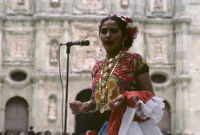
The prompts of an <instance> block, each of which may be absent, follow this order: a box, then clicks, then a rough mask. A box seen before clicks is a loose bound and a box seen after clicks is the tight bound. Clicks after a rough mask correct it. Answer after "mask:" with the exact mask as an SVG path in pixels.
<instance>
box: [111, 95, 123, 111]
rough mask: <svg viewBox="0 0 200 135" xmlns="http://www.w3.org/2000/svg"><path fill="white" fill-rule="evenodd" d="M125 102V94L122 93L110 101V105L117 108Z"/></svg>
mask: <svg viewBox="0 0 200 135" xmlns="http://www.w3.org/2000/svg"><path fill="white" fill-rule="evenodd" d="M124 102H125V96H124V95H121V94H120V95H119V96H118V97H117V98H115V99H114V100H113V101H110V102H109V107H110V109H111V110H112V109H116V108H118V107H120V106H121V105H122V104H123V103H124Z"/></svg>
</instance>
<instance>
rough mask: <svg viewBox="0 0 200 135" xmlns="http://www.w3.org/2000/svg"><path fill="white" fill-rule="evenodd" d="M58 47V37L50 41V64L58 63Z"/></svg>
mask: <svg viewBox="0 0 200 135" xmlns="http://www.w3.org/2000/svg"><path fill="white" fill-rule="evenodd" d="M58 49H59V42H58V41H57V40H56V39H53V40H51V42H50V51H49V52H50V64H52V65H57V63H58V57H59V56H58Z"/></svg>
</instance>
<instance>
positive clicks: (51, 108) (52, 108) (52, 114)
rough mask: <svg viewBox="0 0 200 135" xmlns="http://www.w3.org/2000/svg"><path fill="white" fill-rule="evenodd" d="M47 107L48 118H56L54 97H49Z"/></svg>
mask: <svg viewBox="0 0 200 135" xmlns="http://www.w3.org/2000/svg"><path fill="white" fill-rule="evenodd" d="M48 107H49V108H48V119H49V120H56V112H57V104H56V100H55V98H53V97H51V98H50V100H49V106H48Z"/></svg>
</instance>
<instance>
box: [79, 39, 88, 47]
mask: <svg viewBox="0 0 200 135" xmlns="http://www.w3.org/2000/svg"><path fill="white" fill-rule="evenodd" d="M80 45H82V46H88V45H90V41H89V40H82V41H81V43H80Z"/></svg>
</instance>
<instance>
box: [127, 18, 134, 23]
mask: <svg viewBox="0 0 200 135" xmlns="http://www.w3.org/2000/svg"><path fill="white" fill-rule="evenodd" d="M125 20H126V21H127V22H128V23H132V22H133V20H132V19H131V18H129V17H126V18H125Z"/></svg>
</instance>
